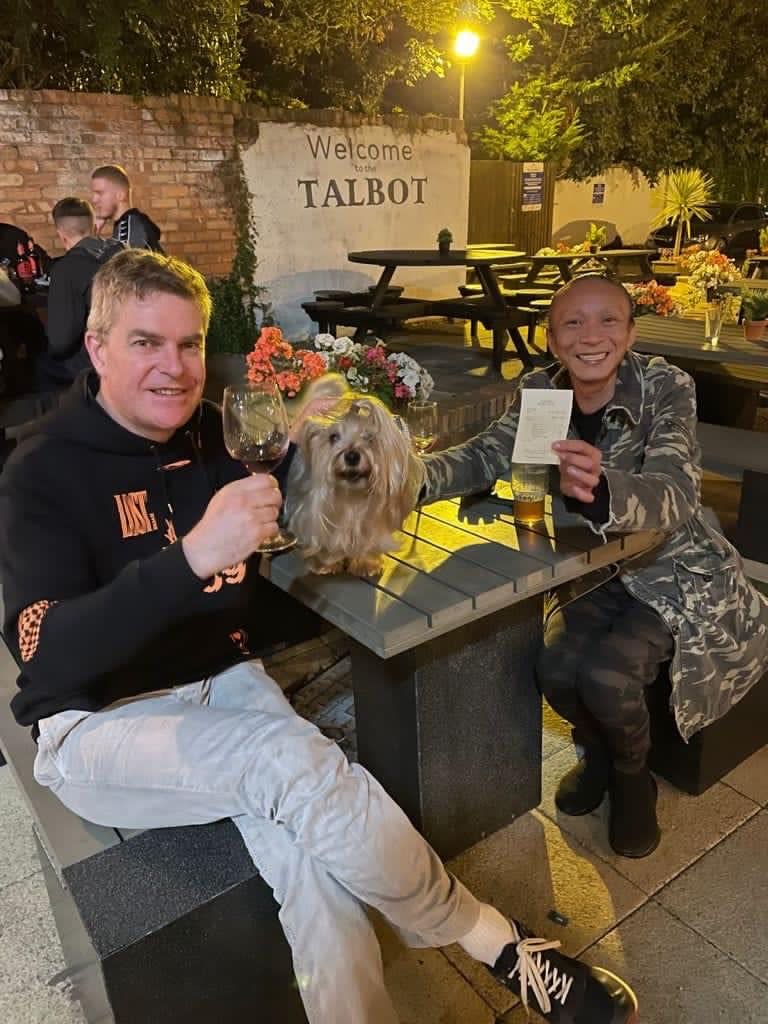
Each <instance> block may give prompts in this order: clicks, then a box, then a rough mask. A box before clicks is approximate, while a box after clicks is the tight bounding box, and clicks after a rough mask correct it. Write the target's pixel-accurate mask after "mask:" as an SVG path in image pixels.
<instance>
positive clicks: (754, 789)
mask: <svg viewBox="0 0 768 1024" xmlns="http://www.w3.org/2000/svg"><path fill="white" fill-rule="evenodd" d="M723 782H724V783H725V784H726V785H727V786H731V787H732V788H733V789H735V790H736V791H737V792H738V793H743V794H744V796H748V797H749V798H750V800H754V801H755V803H758V804H760V805H761V807H765V806H768V745H766V746H764V747H762V748H761V749H760V750H758V751H756V752H755V753H754V754H753V755H752V756H751V757H748V758H747V760H746V761H742V763H741V764H740V765H739V766H738V768H734V769H733V771H732V772H728V774H727V775H726V776H725V777H724V778H723Z"/></svg>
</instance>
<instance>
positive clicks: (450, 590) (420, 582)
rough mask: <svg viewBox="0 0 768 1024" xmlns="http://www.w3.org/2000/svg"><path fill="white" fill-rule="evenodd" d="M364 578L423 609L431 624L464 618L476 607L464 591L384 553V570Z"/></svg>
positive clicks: (441, 624) (383, 590)
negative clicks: (375, 575) (374, 575)
mask: <svg viewBox="0 0 768 1024" xmlns="http://www.w3.org/2000/svg"><path fill="white" fill-rule="evenodd" d="M365 582H366V583H368V584H369V585H370V586H372V587H375V588H376V589H377V590H380V591H382V592H383V593H385V594H389V595H390V596H391V597H394V598H397V599H398V600H399V601H402V602H403V603H404V604H407V605H410V607H411V608H415V609H416V611H418V612H422V613H423V614H424V615H426V617H427V620H428V622H429V625H430V626H444V625H448V624H449V623H455V622H461V621H462V620H463V619H465V618H466V617H467V615H469V614H470V612H471V611H472V608H473V602H472V598H471V597H470V596H468V595H467V594H464V592H463V591H459V590H457V589H456V588H455V587H452V586H450V585H449V584H446V583H444V582H442V581H441V580H439V579H437V578H436V577H435V576H433V575H431V574H430V573H426V572H423V571H422V570H421V569H419V568H414V567H412V566H410V565H405V564H404V563H403V562H400V561H398V560H397V559H395V558H390V557H389V556H385V557H384V565H383V568H382V571H381V574H380V575H379V576H377V577H375V578H371V579H367V580H365Z"/></svg>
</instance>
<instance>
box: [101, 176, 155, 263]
mask: <svg viewBox="0 0 768 1024" xmlns="http://www.w3.org/2000/svg"><path fill="white" fill-rule="evenodd" d="M91 202H92V203H93V208H94V210H95V211H96V218H97V227H98V229H99V231H101V229H102V228H103V226H104V224H105V223H106V222H107V221H109V220H111V221H112V237H113V238H115V239H117V241H118V242H122V243H123V245H124V246H126V248H130V249H152V251H153V252H162V251H163V248H162V246H161V245H160V234H161V232H160V228H159V227H158V226H157V224H155V222H154V221H153V220H152V218H151V217H148V216H147V214H146V213H142V212H141V210H137V209H136V208H135V207H134V206H131V182H130V179H129V178H128V175H127V174H126V173H125V171H124V170H123V168H122V167H120V166H119V165H118V164H105V165H104V166H103V167H97V168H96V170H95V171H94V172H93V174H91Z"/></svg>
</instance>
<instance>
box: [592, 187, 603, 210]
mask: <svg viewBox="0 0 768 1024" xmlns="http://www.w3.org/2000/svg"><path fill="white" fill-rule="evenodd" d="M604 202H605V182H604V181H596V182H595V184H594V185H593V186H592V205H593V206H602V205H603V203H604Z"/></svg>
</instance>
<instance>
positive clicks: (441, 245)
mask: <svg viewBox="0 0 768 1024" xmlns="http://www.w3.org/2000/svg"><path fill="white" fill-rule="evenodd" d="M452 241H453V235H452V234H451V232H450V231H449V230H448V228H441V229H440V230H439V231H438V233H437V248H438V249H439V250H440V254H441V255H442V256H445V254H446V253H447V252H448V251H449V250H450V248H451V242H452Z"/></svg>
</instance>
